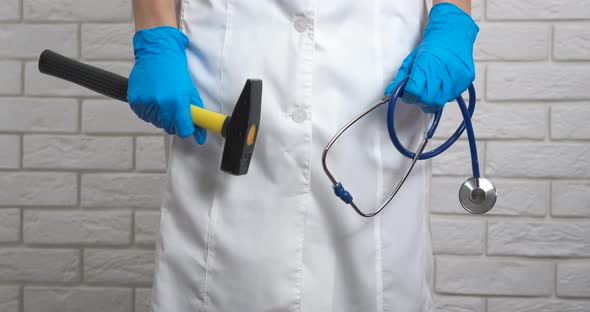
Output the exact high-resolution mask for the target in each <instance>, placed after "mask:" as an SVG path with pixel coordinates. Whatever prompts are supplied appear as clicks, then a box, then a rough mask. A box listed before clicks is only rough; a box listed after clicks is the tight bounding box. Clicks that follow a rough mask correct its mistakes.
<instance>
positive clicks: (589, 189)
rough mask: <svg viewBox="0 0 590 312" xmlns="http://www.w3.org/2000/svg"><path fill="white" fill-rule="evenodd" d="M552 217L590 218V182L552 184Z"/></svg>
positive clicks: (556, 182) (557, 182)
mask: <svg viewBox="0 0 590 312" xmlns="http://www.w3.org/2000/svg"><path fill="white" fill-rule="evenodd" d="M551 215H553V216H560V217H590V182H588V181H553V182H551Z"/></svg>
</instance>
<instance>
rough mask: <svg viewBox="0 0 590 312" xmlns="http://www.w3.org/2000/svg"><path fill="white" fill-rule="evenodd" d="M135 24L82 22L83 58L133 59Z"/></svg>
mask: <svg viewBox="0 0 590 312" xmlns="http://www.w3.org/2000/svg"><path fill="white" fill-rule="evenodd" d="M134 33H135V27H134V26H133V24H82V58H84V59H133V45H132V41H133V35H134Z"/></svg>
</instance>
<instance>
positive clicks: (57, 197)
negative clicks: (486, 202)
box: [0, 0, 590, 312]
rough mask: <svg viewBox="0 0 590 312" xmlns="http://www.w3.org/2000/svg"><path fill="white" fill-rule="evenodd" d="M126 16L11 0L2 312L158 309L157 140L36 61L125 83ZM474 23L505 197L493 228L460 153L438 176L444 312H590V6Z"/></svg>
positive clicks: (484, 2)
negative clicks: (153, 300) (468, 188)
mask: <svg viewBox="0 0 590 312" xmlns="http://www.w3.org/2000/svg"><path fill="white" fill-rule="evenodd" d="M130 6H131V1H130V0H101V1H94V0H1V1H0V112H1V113H0V312H46V311H47V312H58V311H60V312H62V311H63V312H74V311H76V312H77V311H89V312H99V311H100V312H149V302H150V288H149V287H150V285H151V282H152V277H153V268H154V266H153V264H154V261H153V260H154V259H153V257H154V251H153V249H154V246H155V241H156V238H157V235H158V225H159V212H158V210H157V209H158V207H159V204H160V200H161V196H162V194H163V191H164V189H163V186H164V182H165V176H164V171H165V166H166V162H165V156H164V151H163V148H164V141H163V139H162V136H161V132H160V131H159V130H157V129H154V128H153V127H151V126H150V125H149V124H146V123H144V122H143V121H141V120H139V119H137V118H135V116H134V114H133V113H132V112H131V111H130V110H129V108H128V106H127V105H126V104H124V103H120V102H116V101H112V100H108V99H105V98H103V97H99V96H97V95H96V94H95V93H92V92H90V91H88V90H84V89H82V88H80V87H77V86H74V85H72V84H70V83H66V82H63V81H59V80H57V79H54V78H50V77H47V76H44V75H41V74H39V72H38V70H37V64H36V58H37V56H38V55H39V53H40V52H41V51H42V50H43V49H46V48H50V49H53V50H56V51H58V52H61V53H63V54H66V55H68V56H71V57H75V58H79V59H82V60H85V61H87V62H91V63H92V64H95V65H98V66H100V67H104V68H107V69H110V70H114V71H116V72H118V73H120V74H122V75H127V74H128V73H129V71H130V69H131V66H132V60H133V52H132V46H131V38H132V36H133V23H132V19H131V9H130ZM473 15H474V17H475V18H476V20H477V21H478V23H479V25H480V27H481V32H480V35H479V37H478V42H477V45H476V47H475V58H476V62H477V81H476V88H477V90H478V99H479V102H478V110H477V112H476V114H475V116H474V123H475V127H476V129H475V131H476V134H477V135H478V137H479V138H480V141H479V146H478V150H479V154H480V161H481V168H482V171H483V173H484V174H486V175H488V176H490V177H491V178H493V180H494V182H495V183H496V186H497V188H498V192H499V198H498V202H497V205H496V208H494V210H493V211H492V212H491V213H489V214H488V215H486V216H471V215H467V214H466V213H465V212H464V211H463V209H462V208H461V207H460V205H459V203H458V202H457V190H458V186H459V184H460V183H461V182H463V181H464V180H465V179H466V178H467V176H468V175H469V171H470V168H469V154H468V152H467V144H466V141H465V140H464V139H462V141H461V142H460V143H459V144H457V146H456V147H454V148H452V149H451V150H450V151H448V152H447V153H445V154H443V155H442V156H441V157H440V158H438V159H436V160H435V161H434V162H433V166H434V175H435V177H434V180H433V188H432V196H431V198H432V218H431V224H432V234H433V243H434V252H435V257H436V276H435V286H434V288H435V291H436V298H435V301H436V311H437V312H582V311H585V312H589V311H590V126H589V125H590V123H589V122H588V121H589V120H590V83H589V81H590V0H517V1H515V0H473ZM455 106H456V105H453V104H450V105H449V106H448V109H447V110H446V112H445V115H444V122H443V123H442V124H441V126H440V128H439V132H438V134H437V138H436V140H435V141H436V142H434V144H436V143H440V142H441V140H442V139H444V138H445V136H446V135H447V134H449V133H450V132H452V131H454V129H455V127H456V125H457V123H458V122H459V117H460V116H459V113H458V110H457V108H456V107H455ZM409 312H411V311H409Z"/></svg>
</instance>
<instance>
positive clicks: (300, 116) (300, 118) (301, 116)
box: [291, 109, 307, 124]
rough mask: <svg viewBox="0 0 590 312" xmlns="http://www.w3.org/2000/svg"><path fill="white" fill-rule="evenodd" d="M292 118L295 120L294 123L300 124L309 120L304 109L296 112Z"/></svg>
mask: <svg viewBox="0 0 590 312" xmlns="http://www.w3.org/2000/svg"><path fill="white" fill-rule="evenodd" d="M291 118H293V121H294V122H296V123H298V124H300V123H302V122H304V121H305V120H306V119H307V113H305V111H304V110H302V109H297V110H296V111H294V112H293V115H292V116H291Z"/></svg>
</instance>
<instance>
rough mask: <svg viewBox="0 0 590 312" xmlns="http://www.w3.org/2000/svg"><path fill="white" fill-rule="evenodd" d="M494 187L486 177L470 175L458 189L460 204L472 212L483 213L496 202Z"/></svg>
mask: <svg viewBox="0 0 590 312" xmlns="http://www.w3.org/2000/svg"><path fill="white" fill-rule="evenodd" d="M497 196H498V194H497V192H496V187H495V186H494V184H493V183H492V182H491V181H490V180H488V179H486V178H481V177H480V178H475V177H471V178H469V179H468V180H467V181H465V182H464V183H463V185H461V188H460V189H459V202H460V203H461V206H463V208H464V209H465V210H467V211H468V212H470V213H472V214H483V213H486V212H488V211H490V209H492V207H494V204H495V203H496V197H497Z"/></svg>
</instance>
